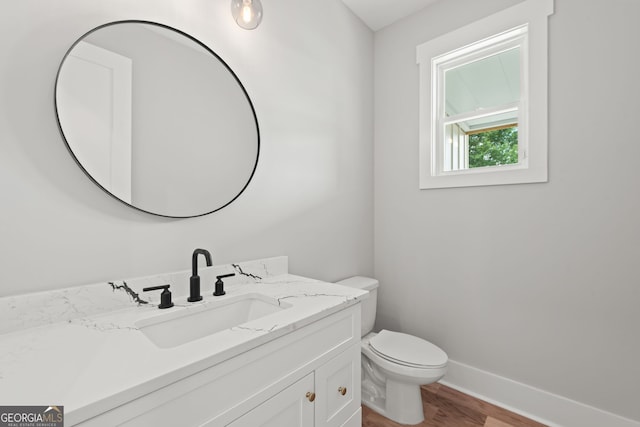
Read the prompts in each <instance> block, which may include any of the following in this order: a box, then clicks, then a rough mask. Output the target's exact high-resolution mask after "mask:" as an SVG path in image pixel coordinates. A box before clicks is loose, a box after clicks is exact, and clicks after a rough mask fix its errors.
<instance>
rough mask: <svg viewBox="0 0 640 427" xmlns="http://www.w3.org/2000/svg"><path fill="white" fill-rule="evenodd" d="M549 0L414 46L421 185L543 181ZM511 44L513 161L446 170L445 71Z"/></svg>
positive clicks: (520, 6)
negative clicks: (516, 63)
mask: <svg viewBox="0 0 640 427" xmlns="http://www.w3.org/2000/svg"><path fill="white" fill-rule="evenodd" d="M553 3H554V0H526V1H524V2H522V3H519V4H517V5H515V6H512V7H510V8H508V9H505V10H503V11H501V12H498V13H495V14H493V15H490V16H488V17H486V18H483V19H481V20H478V21H476V22H474V23H472V24H470V25H467V26H465V27H462V28H460V29H458V30H455V31H452V32H450V33H447V34H445V35H443V36H440V37H438V38H436V39H433V40H430V41H428V42H426V43H423V44H421V45H419V46H418V47H417V62H418V65H419V69H420V152H419V154H420V160H419V162H420V189H430V188H447V187H468V186H483V185H502V184H521V183H532V182H546V181H548V172H547V163H548V161H547V145H548V144H547V56H548V52H547V38H548V37H547V32H548V23H547V18H548V16H550V15H552V14H553V6H554V4H553ZM515 45H517V46H519V47H520V54H521V61H520V65H521V67H520V68H521V69H520V82H521V95H520V100H519V102H518V103H517V105H513V106H511V107H513V108H517V110H518V163H517V164H514V165H501V166H490V167H482V168H471V169H459V170H453V171H445V170H444V168H443V162H444V155H443V149H444V148H443V147H444V145H443V144H444V142H443V137H444V129H445V126H446V123H447V122H448V121H447V120H445V119H443V117H444V113H443V112H442V109H443V105H444V100H443V93H444V78H443V76H444V71H445V70H446V69H449V68H452V67H453V66H457V65H459V60H462V61H469V62H472V61H474V60H477V59H478V58H482V57H486V56H488V55H490V54H491V52H496V51H500V49H502V48H503V47H505V46H515ZM473 58H475V59H473ZM502 107H505V106H502ZM490 110H491V109H488V110H486V111H484V112H483V113H489V112H490ZM474 114H475V113H474Z"/></svg>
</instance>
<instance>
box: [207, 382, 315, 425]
mask: <svg viewBox="0 0 640 427" xmlns="http://www.w3.org/2000/svg"><path fill="white" fill-rule="evenodd" d="M309 390H313V374H309V375H307V376H305V377H304V378H302V379H301V380H298V381H297V382H295V383H294V384H293V385H290V386H289V387H287V388H285V389H284V390H282V391H281V392H279V393H278V394H276V395H275V396H273V397H272V398H271V399H269V400H267V401H266V402H264V403H262V404H261V405H259V406H258V407H256V408H254V409H252V410H251V411H249V412H247V413H246V414H244V415H243V416H241V417H240V418H238V419H237V420H235V421H233V422H232V423H231V424H228V426H229V427H258V426H259V427H282V426H300V427H313V426H314V425H315V420H314V413H313V412H314V402H313V401H312V399H311V398H312V397H313V398H314V399H315V393H313V392H311V391H309ZM212 425H213V424H212Z"/></svg>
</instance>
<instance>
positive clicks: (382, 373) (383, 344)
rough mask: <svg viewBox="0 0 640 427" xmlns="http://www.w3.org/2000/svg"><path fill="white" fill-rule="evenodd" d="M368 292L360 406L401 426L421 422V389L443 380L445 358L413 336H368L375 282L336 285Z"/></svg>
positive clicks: (365, 280)
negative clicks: (423, 386) (422, 386)
mask: <svg viewBox="0 0 640 427" xmlns="http://www.w3.org/2000/svg"><path fill="white" fill-rule="evenodd" d="M338 284H341V285H344V286H351V287H355V288H359V289H363V290H368V291H369V293H370V294H369V298H367V299H365V300H364V301H363V302H362V330H361V336H362V340H361V349H362V353H361V354H362V359H361V360H362V404H363V405H365V406H367V407H369V408H371V409H373V410H374V411H376V412H378V413H380V414H381V415H384V416H385V417H387V418H389V419H391V420H393V421H395V422H397V423H400V424H419V423H421V422H422V421H424V411H423V408H422V397H421V394H420V386H421V385H425V384H431V383H433V382H436V381H438V380H439V379H440V378H442V377H443V376H444V374H445V373H446V370H447V360H448V357H447V354H446V353H445V352H444V351H442V350H441V349H440V348H439V347H437V346H436V345H434V344H431V343H430V342H428V341H425V340H423V339H421V338H418V337H415V336H413V335H408V334H404V333H400V332H394V331H388V330H385V329H383V330H381V331H380V332H378V333H375V332H371V331H372V330H373V324H374V321H375V314H376V302H377V288H378V281H377V280H375V279H371V278H368V277H362V276H356V277H351V278H348V279H345V280H342V281H340V282H338Z"/></svg>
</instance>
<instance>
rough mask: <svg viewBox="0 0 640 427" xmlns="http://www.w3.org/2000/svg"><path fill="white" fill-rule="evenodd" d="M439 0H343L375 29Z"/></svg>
mask: <svg viewBox="0 0 640 427" xmlns="http://www.w3.org/2000/svg"><path fill="white" fill-rule="evenodd" d="M436 1H438V0H342V2H343V3H344V4H346V5H347V7H348V8H349V9H351V10H352V11H353V13H355V14H356V15H358V16H359V17H360V19H362V20H363V21H364V22H365V24H367V25H368V26H369V28H371V29H372V30H373V31H378V30H379V29H380V28H383V27H386V26H387V25H389V24H392V23H394V22H396V21H398V20H399V19H402V18H404V17H405V16H409V15H411V14H412V13H414V12H416V11H418V10H420V9H422V8H424V7H426V6H427V5H429V4H432V3H435V2H436Z"/></svg>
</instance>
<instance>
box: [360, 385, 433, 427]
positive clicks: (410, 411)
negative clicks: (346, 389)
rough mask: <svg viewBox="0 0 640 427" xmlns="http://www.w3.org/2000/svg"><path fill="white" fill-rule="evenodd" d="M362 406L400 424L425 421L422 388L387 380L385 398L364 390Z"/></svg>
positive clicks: (413, 423)
mask: <svg viewBox="0 0 640 427" xmlns="http://www.w3.org/2000/svg"><path fill="white" fill-rule="evenodd" d="M362 404H363V405H365V406H367V407H368V408H371V409H372V410H374V411H375V412H377V413H379V414H380V415H382V416H385V417H387V418H389V419H390V420H392V421H395V422H397V423H399V424H407V425H415V424H420V423H421V422H423V421H424V411H423V408H422V395H421V394H420V386H418V385H415V384H402V383H398V382H396V381H393V380H387V384H386V390H385V397H384V398H383V397H381V396H374V395H373V394H372V393H368V392H367V391H366V390H365V387H364V386H363V388H362Z"/></svg>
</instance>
